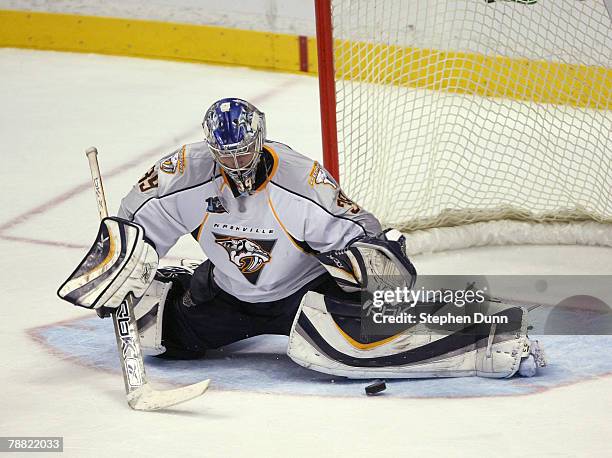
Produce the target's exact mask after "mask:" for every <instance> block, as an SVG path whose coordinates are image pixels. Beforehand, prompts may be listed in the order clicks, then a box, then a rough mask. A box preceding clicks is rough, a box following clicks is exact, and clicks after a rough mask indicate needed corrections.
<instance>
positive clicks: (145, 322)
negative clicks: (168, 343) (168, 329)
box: [134, 280, 172, 356]
mask: <svg viewBox="0 0 612 458" xmlns="http://www.w3.org/2000/svg"><path fill="white" fill-rule="evenodd" d="M171 287H172V283H169V282H161V281H158V280H153V283H151V286H149V289H147V291H146V293H145V294H144V296H142V299H140V301H139V302H138V304H136V307H134V314H135V315H136V322H137V325H138V333H139V334H140V345H141V347H142V351H143V353H144V354H145V355H150V356H154V355H161V354H162V353H164V352H165V351H166V347H164V346H163V345H162V324H163V318H164V306H165V304H166V299H167V297H168V292H169V291H170V288H171Z"/></svg>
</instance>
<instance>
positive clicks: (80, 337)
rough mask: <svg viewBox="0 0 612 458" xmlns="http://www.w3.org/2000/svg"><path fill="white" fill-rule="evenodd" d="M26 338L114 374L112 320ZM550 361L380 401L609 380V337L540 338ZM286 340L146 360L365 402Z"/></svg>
mask: <svg viewBox="0 0 612 458" xmlns="http://www.w3.org/2000/svg"><path fill="white" fill-rule="evenodd" d="M30 334H31V336H32V337H33V338H34V339H35V340H37V341H38V342H39V343H41V344H42V345H44V346H45V347H47V348H48V349H49V350H50V351H51V352H52V353H53V354H55V355H57V356H60V357H62V358H69V359H70V360H72V361H74V362H75V363H76V364H80V365H84V366H88V367H92V368H96V369H100V370H104V371H109V372H116V373H117V374H119V372H120V368H119V360H118V357H117V349H116V345H115V335H114V332H113V326H112V323H111V321H110V320H101V319H99V318H97V317H94V318H84V319H77V320H73V321H67V322H62V323H56V324H52V325H48V326H42V327H39V328H34V329H32V330H31V331H30ZM538 339H539V341H540V342H541V343H542V344H543V346H544V348H545V351H546V355H547V358H548V361H549V366H548V367H546V368H544V369H543V370H542V371H541V373H539V374H538V375H537V376H536V377H532V378H522V377H514V378H511V379H487V378H480V377H466V378H438V379H420V380H387V390H386V391H385V392H384V396H385V397H405V398H432V397H449V398H455V397H458V398H461V397H486V396H519V395H527V394H534V393H538V392H542V391H546V390H549V389H552V388H556V387H559V386H566V385H570V384H574V383H579V382H582V381H585V380H590V379H594V378H598V377H601V376H605V375H609V374H612V358H610V357H609V355H608V354H607V352H606V351H605V350H604V349H606V348H611V347H612V336H608V335H601V336H600V335H590V336H580V335H567V336H552V335H551V336H542V337H539V338H538ZM286 346H287V338H286V337H284V336H259V337H254V338H251V339H248V340H245V341H242V342H238V343H236V344H232V345H230V346H227V347H225V348H223V349H221V350H215V351H210V352H209V354H208V355H207V357H206V358H204V359H201V360H193V361H170V360H164V359H159V358H155V357H145V365H146V371H147V374H148V376H149V378H150V380H151V381H153V382H165V383H172V384H177V385H186V384H190V383H196V382H198V381H200V380H202V379H203V378H210V379H212V385H211V389H215V390H238V391H252V392H259V393H279V394H289V395H319V396H364V395H365V394H364V387H365V386H366V385H368V383H369V381H367V380H347V379H344V378H342V377H333V376H329V375H326V374H320V373H318V372H315V371H311V370H308V369H305V368H303V367H301V366H298V365H297V364H295V363H294V362H293V361H291V360H290V359H289V358H288V357H287V356H286V354H285V350H286Z"/></svg>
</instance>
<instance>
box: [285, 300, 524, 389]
mask: <svg viewBox="0 0 612 458" xmlns="http://www.w3.org/2000/svg"><path fill="white" fill-rule="evenodd" d="M449 306H450V307H454V305H449ZM524 312H525V311H524V310H522V309H519V310H518V311H517V310H513V311H512V313H514V314H515V315H516V314H523V313H524ZM439 313H447V310H444V309H441V310H440V312H439ZM502 313H505V312H504V311H502ZM519 319H522V320H523V324H524V326H523V325H521V332H519V333H518V334H516V335H514V334H511V335H509V334H507V333H502V332H500V333H496V332H495V331H494V330H492V332H489V333H486V334H484V335H479V338H475V337H474V338H472V337H470V336H469V335H468V337H466V336H465V335H463V336H461V335H459V334H451V335H446V334H440V333H438V332H434V331H432V330H431V329H428V328H427V327H425V326H422V325H416V326H414V327H412V328H409V329H407V330H405V331H404V332H401V333H399V334H396V335H393V336H388V337H381V338H380V339H379V340H376V341H369V342H368V343H361V342H359V341H358V340H357V339H354V338H352V337H351V336H350V335H348V333H347V332H345V331H344V330H343V329H342V328H341V327H340V326H339V325H338V324H337V323H336V321H335V320H334V319H333V317H332V316H331V313H330V312H329V311H328V307H327V304H326V301H325V297H324V296H323V295H321V294H318V293H315V292H312V291H311V292H308V293H306V295H305V296H304V298H303V299H302V303H301V305H300V308H299V310H298V313H297V314H296V317H295V320H294V322H293V327H292V329H291V333H290V336H289V346H288V349H287V354H288V356H289V357H290V358H291V359H292V360H293V361H295V362H296V363H297V364H299V365H301V366H304V367H306V368H309V369H313V370H316V371H319V372H323V373H326V374H331V375H337V376H344V377H349V378H425V377H427V378H429V377H465V376H475V375H479V376H485V377H495V378H503V377H511V376H512V375H514V373H516V371H517V370H518V367H519V364H520V361H521V358H522V357H524V356H525V348H526V347H525V345H526V343H527V342H528V339H527V337H526V336H525V334H524V328H526V323H524V318H519Z"/></svg>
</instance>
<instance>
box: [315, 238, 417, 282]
mask: <svg viewBox="0 0 612 458" xmlns="http://www.w3.org/2000/svg"><path fill="white" fill-rule="evenodd" d="M405 243H406V238H405V237H404V236H403V235H402V233H401V232H399V231H398V230H396V229H388V230H386V231H385V232H383V233H382V234H380V235H378V236H376V237H364V238H361V239H358V240H356V241H355V242H353V243H352V244H351V245H350V246H349V247H348V248H345V249H344V250H336V251H328V252H325V253H321V254H319V255H317V258H318V259H319V262H320V263H321V264H322V265H323V267H325V269H326V270H327V271H328V272H329V273H330V274H331V276H332V277H334V279H335V280H336V283H338V285H339V286H340V287H341V288H342V289H343V290H344V291H346V292H349V293H350V292H355V291H369V292H373V291H376V290H393V289H395V288H404V287H406V288H412V287H413V286H414V282H415V281H416V277H417V272H416V269H415V268H414V266H413V265H412V263H411V262H410V260H409V259H408V256H406V244H405Z"/></svg>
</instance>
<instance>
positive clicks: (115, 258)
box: [58, 217, 159, 315]
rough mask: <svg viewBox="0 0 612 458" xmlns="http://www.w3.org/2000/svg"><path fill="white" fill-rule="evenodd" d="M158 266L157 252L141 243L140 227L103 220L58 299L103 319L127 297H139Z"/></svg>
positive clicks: (123, 222)
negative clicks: (96, 314)
mask: <svg viewBox="0 0 612 458" xmlns="http://www.w3.org/2000/svg"><path fill="white" fill-rule="evenodd" d="M158 262H159V259H158V256H157V252H156V251H155V248H154V247H153V246H152V245H151V244H149V243H148V242H146V241H145V238H144V229H143V228H142V227H141V226H140V225H138V224H135V223H132V222H130V221H127V220H124V219H121V218H117V217H109V218H104V219H103V220H102V221H101V222H100V229H99V230H98V235H97V237H96V241H95V242H94V244H93V246H92V247H91V249H90V250H89V252H88V253H87V255H86V256H85V258H84V259H83V260H82V261H81V263H80V264H79V265H78V267H77V268H76V270H75V271H74V272H73V273H72V275H70V277H69V278H68V280H66V281H65V282H64V284H63V285H62V286H61V287H60V289H59V291H58V295H59V296H60V297H61V298H62V299H65V300H67V301H68V302H71V303H73V304H75V305H78V306H80V307H85V308H88V309H97V310H102V311H103V314H104V315H106V314H108V311H109V309H114V308H117V307H119V306H120V305H121V302H122V301H123V300H124V299H125V297H126V296H127V295H128V294H130V293H131V294H133V295H134V297H135V298H137V299H139V298H140V297H142V296H143V294H144V293H145V291H146V290H147V288H148V287H149V285H150V284H151V282H152V281H153V278H154V275H155V271H156V270H157V265H158Z"/></svg>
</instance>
